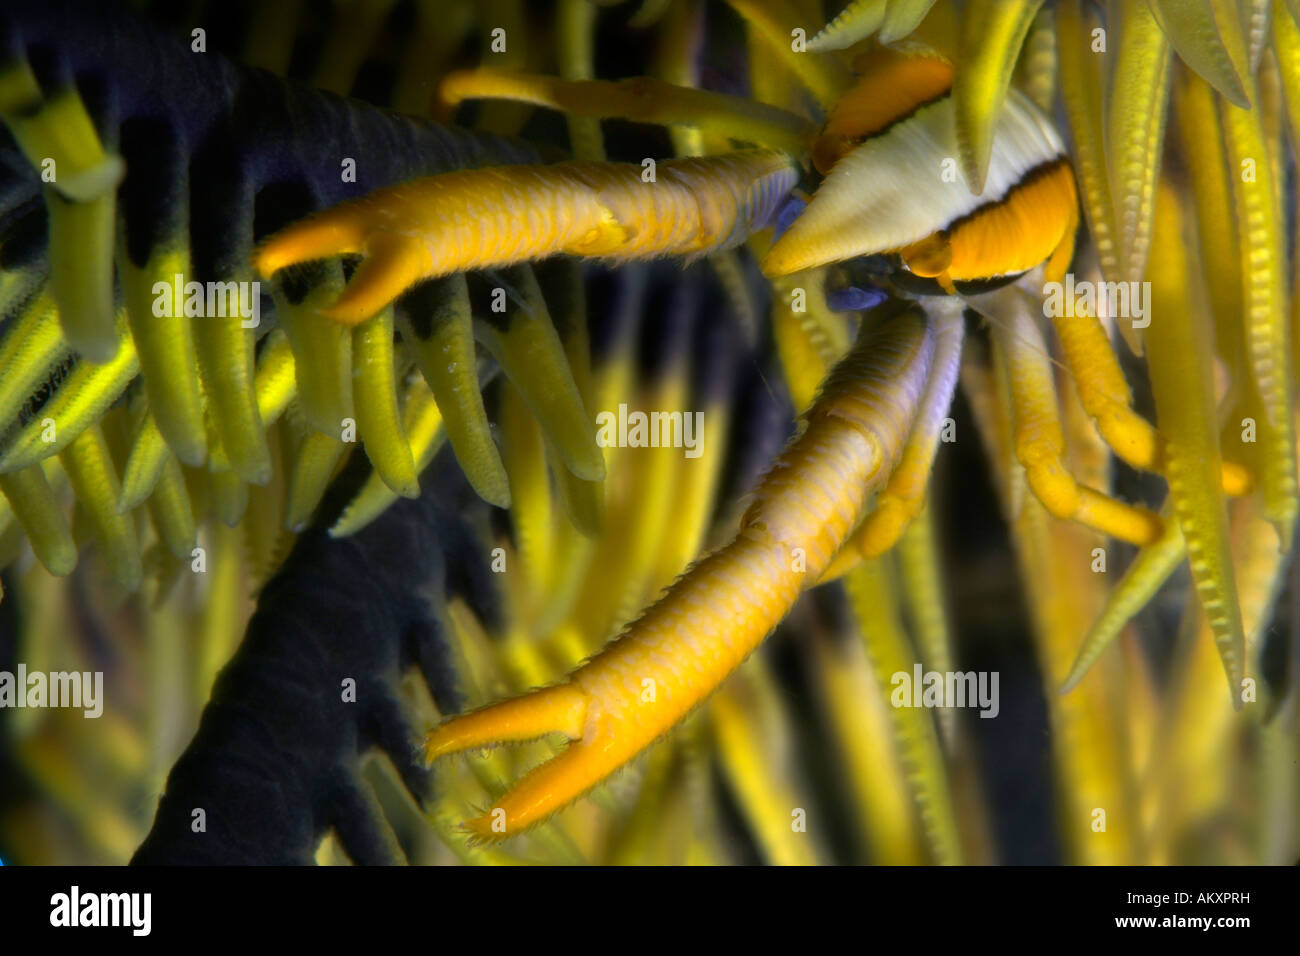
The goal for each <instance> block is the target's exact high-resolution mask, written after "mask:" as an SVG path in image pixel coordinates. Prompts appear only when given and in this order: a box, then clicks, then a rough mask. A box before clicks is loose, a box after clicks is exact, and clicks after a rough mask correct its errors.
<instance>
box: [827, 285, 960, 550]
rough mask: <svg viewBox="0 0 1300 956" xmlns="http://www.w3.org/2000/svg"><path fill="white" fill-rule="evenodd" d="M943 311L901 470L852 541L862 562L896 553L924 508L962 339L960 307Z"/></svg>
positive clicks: (948, 306) (953, 304)
mask: <svg viewBox="0 0 1300 956" xmlns="http://www.w3.org/2000/svg"><path fill="white" fill-rule="evenodd" d="M939 308H943V309H944V310H945V313H946V314H944V315H942V316H940V317H938V318H937V319H936V320H935V332H936V336H935V350H934V371H933V373H932V374H931V375H930V381H929V382H928V383H927V384H926V387H925V397H924V398H922V400H921V409H920V411H919V412H918V413H917V418H916V424H915V425H913V426H912V434H911V435H910V436H909V437H908V439H907V447H906V448H904V449H903V457H902V459H901V460H900V461H899V463H898V467H897V468H895V469H894V473H893V474H892V475H890V476H889V483H888V484H887V485H885V489H884V491H882V492H881V493H880V496H879V498H877V499H876V507H875V510H874V511H872V512H871V513H870V514H868V515H867V516H866V517H865V518H863V519H862V524H861V526H860V527H859V528H858V530H857V532H856V533H855V534H854V536H853V541H852V544H853V545H854V546H855V547H856V548H857V550H858V553H859V554H860V555H861V556H862V558H863V559H864V560H871V559H872V558H876V557H879V556H880V555H882V554H884V553H885V552H886V551H888V550H889V549H890V548H892V547H893V546H894V545H895V544H896V543H897V542H898V539H899V538H900V537H902V534H903V532H904V531H905V530H906V529H907V526H908V525H909V524H911V522H912V519H913V518H915V517H916V516H917V514H918V513H919V512H920V510H921V508H922V507H923V506H924V505H925V490H926V487H927V486H928V485H929V482H930V470H931V468H932V467H933V466H934V456H935V453H936V452H937V451H938V449H939V434H940V432H941V431H942V430H943V423H944V419H945V417H946V416H947V414H948V409H949V407H950V406H951V405H952V395H953V391H954V390H955V389H956V387H957V372H958V370H959V369H960V367H961V346H962V339H963V336H964V327H963V325H962V305H961V303H960V302H957V301H952V300H949V301H948V302H945V303H943V304H942V305H941V306H940V307H939Z"/></svg>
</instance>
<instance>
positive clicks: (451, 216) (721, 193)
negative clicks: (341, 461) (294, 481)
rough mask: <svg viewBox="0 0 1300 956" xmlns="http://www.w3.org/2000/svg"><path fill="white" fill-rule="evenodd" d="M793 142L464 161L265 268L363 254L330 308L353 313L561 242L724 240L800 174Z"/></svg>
mask: <svg viewBox="0 0 1300 956" xmlns="http://www.w3.org/2000/svg"><path fill="white" fill-rule="evenodd" d="M797 176H798V173H797V170H796V168H795V166H794V164H793V162H792V161H791V159H790V158H789V157H788V156H787V155H786V154H784V153H779V152H774V151H771V150H753V151H748V152H740V153H729V154H726V155H723V156H711V157H704V158H698V159H697V158H691V159H680V160H664V161H663V162H661V163H659V164H658V165H657V167H656V168H655V169H654V170H653V171H651V170H650V168H649V167H643V166H641V165H636V164H631V163H593V162H582V161H574V162H568V163H558V164H556V165H554V166H502V167H494V168H489V169H475V170H460V171H456V172H450V173H444V174H442V175H441V176H432V177H429V178H427V179H420V180H416V181H414V182H410V183H404V184H402V185H399V186H394V187H392V188H391V189H383V190H379V191H378V192H375V193H372V194H371V195H369V196H367V197H365V198H364V199H360V200H357V201H356V202H352V203H346V204H344V205H342V206H338V207H336V208H335V209H332V210H327V211H326V212H323V213H320V214H318V215H316V216H313V217H312V218H310V219H307V220H305V221H304V222H302V223H299V224H297V225H294V226H289V227H288V228H287V229H285V230H283V231H282V232H280V233H278V234H276V235H275V236H273V237H271V239H269V240H268V241H267V242H266V243H264V244H263V245H262V247H261V248H260V249H259V250H258V252H257V253H256V256H255V261H256V264H257V268H258V270H259V271H260V272H261V273H262V275H264V276H269V275H271V274H272V273H274V272H276V271H278V270H279V269H282V268H284V267H285V266H289V265H294V264H296V263H299V262H304V261H306V260H309V259H318V258H322V257H326V256H336V255H345V254H350V253H364V254H365V255H366V259H365V261H364V262H363V263H362V265H361V267H360V268H359V269H358V270H357V273H356V275H354V276H353V278H352V281H351V282H350V283H349V284H348V286H347V288H346V289H345V290H344V292H343V295H342V296H341V297H340V298H339V300H338V301H337V302H335V303H334V305H333V306H331V307H329V308H328V309H324V310H322V311H323V314H325V315H326V316H328V317H330V318H333V319H335V320H337V321H340V322H344V323H347V324H356V323H358V322H361V321H364V320H365V319H367V318H369V317H370V316H372V315H374V314H375V313H377V312H378V311H379V310H380V309H381V308H383V307H384V306H385V305H387V304H388V303H389V302H391V301H392V300H393V299H394V298H396V297H397V296H398V295H400V294H401V293H402V292H403V291H405V290H406V289H407V288H408V287H409V286H411V285H413V284H414V283H415V282H417V281H419V280H420V279H430V278H437V277H439V276H444V275H449V274H451V273H453V272H464V271H469V270H475V269H484V268H489V267H494V266H505V265H513V264H517V263H522V262H527V261H530V260H535V259H541V258H546V257H548V256H552V255H555V254H557V253H565V254H568V255H577V256H594V257H600V258H607V259H611V260H614V261H629V260H635V259H649V258H654V257H656V256H662V255H682V256H691V255H698V254H701V253H706V252H712V251H715V250H718V249H726V248H730V247H731V246H734V245H738V244H739V243H741V242H743V241H744V240H745V239H746V238H747V237H748V236H749V234H750V233H751V232H754V231H755V230H757V229H759V228H762V227H763V226H764V225H765V224H766V223H767V221H768V220H769V219H770V218H771V216H772V213H773V212H774V211H775V208H776V205H777V203H778V202H780V201H781V200H782V199H783V198H784V197H785V196H786V194H787V193H789V192H790V190H791V189H793V188H794V185H795V181H796V179H797Z"/></svg>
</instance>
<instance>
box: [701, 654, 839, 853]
mask: <svg viewBox="0 0 1300 956" xmlns="http://www.w3.org/2000/svg"><path fill="white" fill-rule="evenodd" d="M762 665H763V659H762V658H761V657H755V658H754V659H752V660H750V661H748V662H747V663H746V664H745V666H744V667H742V668H741V669H740V670H739V671H737V672H736V674H734V675H733V676H732V677H731V678H730V679H729V680H728V681H727V682H726V683H725V684H724V685H723V686H722V688H721V689H720V690H719V691H718V693H717V694H715V695H714V696H713V697H712V699H710V701H709V711H708V714H709V725H710V728H711V729H712V731H713V736H714V740H715V742H716V748H715V752H716V754H717V760H718V762H719V764H721V766H722V769H723V771H724V772H725V773H726V775H727V778H728V780H729V781H730V783H731V786H732V787H733V788H734V789H735V791H736V795H737V798H738V802H739V803H740V805H741V812H742V813H743V814H744V815H745V817H746V818H747V819H748V820H749V822H750V827H751V829H752V830H753V832H754V835H755V837H756V839H757V840H758V842H759V846H760V847H761V849H762V851H763V854H764V857H765V859H766V861H767V862H769V863H772V864H774V865H776V866H816V865H817V864H818V863H821V862H823V859H824V857H823V853H822V852H821V847H820V845H819V843H820V841H818V840H816V839H815V838H812V839H810V838H809V834H807V833H806V832H798V831H795V830H794V828H793V827H792V826H791V825H790V821H791V815H792V813H793V811H794V810H795V809H796V808H797V807H801V806H806V805H807V800H805V799H804V798H803V796H802V795H801V794H800V789H799V787H798V783H799V781H798V779H797V778H796V777H795V776H794V774H792V773H791V770H792V769H793V768H791V767H790V766H789V757H788V751H790V750H791V749H792V746H791V741H790V740H789V739H788V738H789V736H790V731H789V727H790V716H789V714H786V713H783V712H782V710H783V708H782V704H781V700H780V697H779V696H778V695H777V694H776V693H775V687H774V686H773V684H772V677H771V675H770V674H769V673H768V670H767V668H765V667H763V666H762ZM782 757H785V758H786V759H785V760H782V759H781V758H782Z"/></svg>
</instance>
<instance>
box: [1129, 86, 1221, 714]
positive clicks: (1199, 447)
mask: <svg viewBox="0 0 1300 956" xmlns="http://www.w3.org/2000/svg"><path fill="white" fill-rule="evenodd" d="M1234 108H1235V107H1234ZM1156 226H1157V230H1158V232H1157V238H1158V239H1159V241H1160V243H1159V245H1158V246H1154V247H1153V249H1154V253H1155V258H1154V259H1153V268H1152V270H1151V275H1152V277H1153V281H1152V283H1151V297H1152V312H1153V315H1152V320H1151V328H1149V329H1148V330H1147V336H1148V339H1149V341H1150V343H1151V347H1150V348H1149V349H1148V350H1147V351H1148V361H1147V364H1148V367H1149V370H1150V374H1151V391H1152V393H1153V394H1154V396H1155V400H1156V414H1157V416H1158V418H1159V421H1160V428H1161V431H1162V432H1163V433H1164V434H1165V435H1166V436H1168V458H1169V461H1168V465H1167V469H1166V470H1167V471H1168V477H1169V503H1170V505H1171V506H1172V508H1173V511H1174V514H1175V515H1176V516H1177V519H1178V523H1179V525H1180V526H1181V527H1182V530H1183V537H1184V539H1185V540H1186V542H1187V555H1188V563H1189V565H1190V567H1191V571H1192V580H1193V582H1195V584H1196V593H1197V596H1198V597H1199V598H1200V602H1201V610H1202V611H1204V613H1205V618H1206V620H1207V622H1208V623H1209V626H1210V631H1211V633H1212V634H1213V635H1214V643H1215V645H1216V646H1217V647H1218V649H1219V656H1220V657H1221V658H1222V660H1223V669H1224V670H1225V671H1226V672H1227V676H1228V683H1229V686H1230V689H1231V691H1232V700H1233V706H1235V707H1240V706H1241V697H1240V687H1241V678H1242V676H1243V673H1244V670H1245V637H1244V633H1243V630H1242V623H1241V610H1240V608H1239V606H1238V604H1237V585H1236V578H1235V575H1234V573H1233V562H1232V551H1231V549H1230V547H1229V537H1228V513H1227V507H1226V503H1225V501H1224V497H1223V493H1222V490H1221V489H1220V487H1219V481H1218V478H1219V435H1218V425H1217V417H1216V414H1215V402H1214V385H1213V382H1214V376H1213V373H1212V363H1213V361H1214V357H1213V335H1212V332H1211V330H1210V323H1209V319H1208V316H1206V315H1205V313H1204V312H1203V311H1201V310H1199V309H1197V308H1196V306H1195V304H1194V303H1193V302H1192V301H1191V298H1190V296H1189V295H1188V285H1189V284H1190V283H1191V282H1192V281H1194V280H1193V273H1192V271H1191V264H1190V263H1189V262H1188V260H1187V256H1186V244H1185V242H1186V237H1185V233H1184V230H1183V213H1182V208H1181V207H1180V205H1179V202H1178V199H1177V196H1176V194H1175V193H1174V192H1173V190H1172V188H1170V187H1169V186H1168V185H1164V184H1162V186H1161V188H1160V190H1159V192H1158V193H1157V196H1156ZM1157 346H1158V347H1157Z"/></svg>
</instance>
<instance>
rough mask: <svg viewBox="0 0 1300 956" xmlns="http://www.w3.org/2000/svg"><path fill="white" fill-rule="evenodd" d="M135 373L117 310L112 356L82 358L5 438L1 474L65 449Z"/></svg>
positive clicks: (136, 368) (121, 316) (136, 366)
mask: <svg viewBox="0 0 1300 956" xmlns="http://www.w3.org/2000/svg"><path fill="white" fill-rule="evenodd" d="M138 371H139V364H138V363H137V362H136V357H135V346H134V345H132V342H131V335H130V333H129V332H128V331H127V328H126V316H125V315H124V314H123V313H122V312H120V311H119V313H118V344H117V348H116V351H115V352H114V353H113V357H112V358H111V359H109V360H108V361H107V362H105V363H103V364H101V365H95V364H92V363H91V362H88V361H85V360H81V361H78V362H77V363H76V365H75V366H73V368H72V371H70V372H69V373H68V375H67V377H66V378H65V379H64V380H63V382H62V383H61V384H60V385H59V387H58V389H57V390H56V391H55V392H54V394H53V395H52V396H51V397H50V399H49V401H47V402H46V403H45V404H44V405H42V406H41V409H40V414H39V415H37V416H34V417H32V418H31V419H30V420H28V421H27V422H26V423H25V424H24V425H22V426H20V427H19V428H18V429H17V430H16V431H15V432H13V433H12V435H11V436H9V440H8V441H7V442H6V443H5V447H4V453H3V454H2V455H0V472H12V471H17V470H19V469H22V468H26V467H28V466H29V465H34V464H36V463H37V462H38V461H41V460H42V459H44V458H48V457H50V456H51V455H55V454H58V453H59V452H60V451H62V450H63V449H65V448H67V447H68V445H70V444H72V442H73V441H74V440H75V439H76V438H77V436H78V435H80V434H81V433H82V432H83V431H85V430H86V429H87V428H89V427H90V426H91V425H93V424H94V423H95V422H96V421H98V420H99V419H100V417H101V416H103V414H104V412H105V411H107V409H108V407H109V406H110V405H111V404H113V402H115V401H117V399H118V396H120V395H121V394H122V392H123V391H125V390H126V387H127V386H128V385H129V384H131V380H132V379H134V378H135V376H136V373H137V372H138ZM50 422H53V425H50V424H49V423H50ZM51 429H52V433H51Z"/></svg>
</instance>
